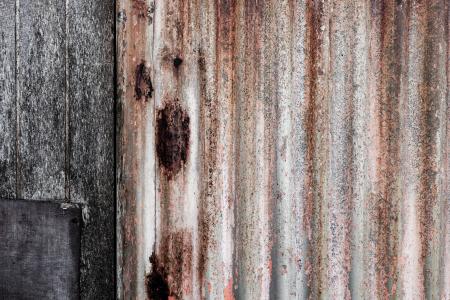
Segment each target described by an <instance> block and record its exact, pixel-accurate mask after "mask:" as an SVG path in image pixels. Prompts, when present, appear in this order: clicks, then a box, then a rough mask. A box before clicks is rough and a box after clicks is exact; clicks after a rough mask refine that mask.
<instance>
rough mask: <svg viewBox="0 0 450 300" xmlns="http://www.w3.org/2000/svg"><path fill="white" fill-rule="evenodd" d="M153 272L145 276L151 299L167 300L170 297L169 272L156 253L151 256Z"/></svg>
mask: <svg viewBox="0 0 450 300" xmlns="http://www.w3.org/2000/svg"><path fill="white" fill-rule="evenodd" d="M150 263H151V264H152V272H151V273H150V274H148V275H147V276H146V278H145V285H146V287H147V296H148V299H149V300H165V299H167V298H168V297H169V285H168V283H167V274H166V271H165V269H164V266H162V265H161V264H160V263H159V261H158V258H157V256H156V254H155V253H153V254H152V256H151V257H150Z"/></svg>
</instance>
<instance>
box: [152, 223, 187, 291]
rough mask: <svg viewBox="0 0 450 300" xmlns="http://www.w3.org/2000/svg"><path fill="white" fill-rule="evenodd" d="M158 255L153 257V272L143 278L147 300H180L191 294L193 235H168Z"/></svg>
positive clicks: (163, 239)
mask: <svg viewBox="0 0 450 300" xmlns="http://www.w3.org/2000/svg"><path fill="white" fill-rule="evenodd" d="M159 249H160V250H159V251H158V255H157V254H152V256H151V257H150V262H151V264H152V272H151V273H150V274H148V275H147V276H146V279H145V282H146V286H147V295H148V298H149V299H183V295H189V294H190V293H191V292H192V285H191V277H192V251H193V249H192V234H191V233H190V232H188V231H185V230H180V231H175V232H171V233H167V234H166V235H165V236H164V238H162V244H161V246H160V248H159Z"/></svg>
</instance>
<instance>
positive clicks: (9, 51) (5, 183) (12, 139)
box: [0, 0, 17, 198]
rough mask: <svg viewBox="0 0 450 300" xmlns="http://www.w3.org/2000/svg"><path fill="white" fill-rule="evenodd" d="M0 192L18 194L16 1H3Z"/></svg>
mask: <svg viewBox="0 0 450 300" xmlns="http://www.w3.org/2000/svg"><path fill="white" fill-rule="evenodd" d="M0 15H1V16H2V17H1V18H0V132H1V134H0V195H2V196H3V197H8V198H13V197H15V195H16V141H17V140H16V85H15V77H16V70H15V68H16V67H15V61H16V59H15V44H16V42H15V20H16V17H15V1H14V0H5V1H1V2H0Z"/></svg>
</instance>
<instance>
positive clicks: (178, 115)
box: [156, 99, 190, 179]
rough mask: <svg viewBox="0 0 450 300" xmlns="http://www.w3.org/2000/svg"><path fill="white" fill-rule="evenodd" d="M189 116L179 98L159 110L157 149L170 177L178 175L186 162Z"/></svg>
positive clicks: (161, 162)
mask: <svg viewBox="0 0 450 300" xmlns="http://www.w3.org/2000/svg"><path fill="white" fill-rule="evenodd" d="M189 134H190V132H189V116H188V115H187V113H186V112H185V111H184V110H183V109H182V107H181V105H180V104H179V100H178V99H175V101H174V102H171V103H167V104H166V106H165V107H164V108H163V109H161V110H159V111H158V114H157V132H156V145H157V146H156V151H157V154H158V158H159V162H160V164H161V165H162V166H163V167H164V170H165V173H166V175H167V176H168V178H169V179H170V178H172V176H173V175H176V174H177V173H178V172H179V171H180V169H181V167H182V165H183V163H185V162H186V159H187V155H188V150H189Z"/></svg>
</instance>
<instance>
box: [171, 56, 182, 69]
mask: <svg viewBox="0 0 450 300" xmlns="http://www.w3.org/2000/svg"><path fill="white" fill-rule="evenodd" d="M182 63H183V60H182V59H181V58H179V57H178V56H177V57H175V58H174V59H173V66H174V67H175V68H176V69H178V67H179V66H181V64H182Z"/></svg>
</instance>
